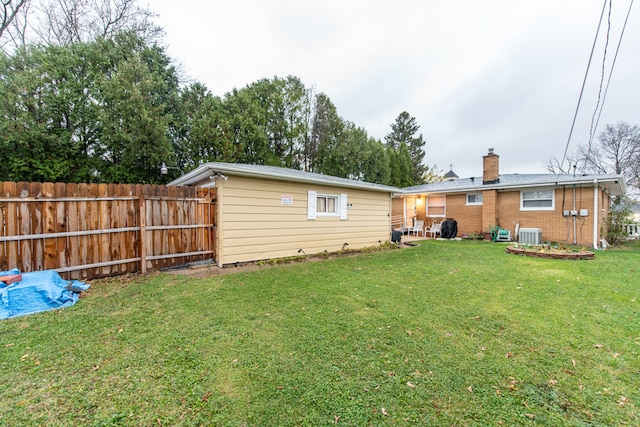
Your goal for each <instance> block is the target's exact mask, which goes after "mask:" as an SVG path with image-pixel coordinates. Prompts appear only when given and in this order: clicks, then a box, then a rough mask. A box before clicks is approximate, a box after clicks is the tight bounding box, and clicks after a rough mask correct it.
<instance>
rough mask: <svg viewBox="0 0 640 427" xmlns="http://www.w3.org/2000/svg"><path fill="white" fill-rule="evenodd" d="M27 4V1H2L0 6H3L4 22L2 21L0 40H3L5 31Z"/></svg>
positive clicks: (0, 22) (0, 23)
mask: <svg viewBox="0 0 640 427" xmlns="http://www.w3.org/2000/svg"><path fill="white" fill-rule="evenodd" d="M25 3H27V0H0V4H1V5H2V12H1V13H2V21H0V40H1V39H2V34H4V32H5V30H6V29H7V28H8V27H9V25H10V24H11V22H12V21H13V20H14V18H15V17H16V15H17V14H18V11H20V8H21V7H23V6H24V5H25Z"/></svg>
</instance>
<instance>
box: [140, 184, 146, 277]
mask: <svg viewBox="0 0 640 427" xmlns="http://www.w3.org/2000/svg"><path fill="white" fill-rule="evenodd" d="M145 205H146V202H145V200H144V191H143V192H142V194H140V197H139V198H138V212H139V215H140V274H146V272H147V246H146V243H145V240H146V234H147V233H146V231H145V219H146V217H147V216H146V214H145Z"/></svg>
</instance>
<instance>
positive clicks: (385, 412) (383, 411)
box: [380, 408, 389, 417]
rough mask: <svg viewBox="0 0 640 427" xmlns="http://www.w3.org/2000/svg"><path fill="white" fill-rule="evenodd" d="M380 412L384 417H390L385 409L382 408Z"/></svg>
mask: <svg viewBox="0 0 640 427" xmlns="http://www.w3.org/2000/svg"><path fill="white" fill-rule="evenodd" d="M380 412H382V415H384V416H385V417H386V416H388V415H389V413H388V412H387V410H386V409H384V408H380Z"/></svg>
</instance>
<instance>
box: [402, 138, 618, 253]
mask: <svg viewBox="0 0 640 427" xmlns="http://www.w3.org/2000/svg"><path fill="white" fill-rule="evenodd" d="M625 191H626V184H625V181H624V177H623V176H622V175H570V174H558V175H554V174H508V175H500V172H499V156H498V155H497V154H495V153H494V152H493V149H489V153H488V154H487V155H486V156H484V157H483V174H482V177H472V178H463V179H451V180H447V181H444V182H438V183H433V184H425V185H419V186H415V187H408V188H404V189H402V192H399V193H397V194H395V195H394V198H393V203H392V216H393V217H394V218H402V219H403V220H404V221H406V223H407V224H410V223H411V222H412V221H413V220H414V219H417V220H422V221H424V224H425V225H427V226H429V225H431V224H432V223H433V222H439V221H444V220H446V219H449V218H450V219H454V220H455V221H456V222H457V225H458V236H463V235H468V234H472V233H483V232H488V231H490V230H491V229H493V228H494V227H496V226H499V227H501V228H503V229H506V230H509V231H510V232H511V237H512V238H513V239H514V240H517V239H518V237H520V238H524V237H525V236H526V237H527V239H528V238H529V236H531V234H530V233H533V234H534V235H535V236H536V239H534V240H536V241H537V240H541V242H545V241H555V242H558V243H566V244H575V245H580V246H591V247H598V246H599V245H600V243H601V238H602V237H601V229H602V225H603V224H604V220H605V219H606V217H607V215H608V214H609V209H610V206H611V199H612V198H614V197H616V196H620V195H622V194H624V193H625ZM521 240H522V239H521Z"/></svg>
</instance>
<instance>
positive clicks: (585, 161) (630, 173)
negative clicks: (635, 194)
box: [546, 122, 640, 189]
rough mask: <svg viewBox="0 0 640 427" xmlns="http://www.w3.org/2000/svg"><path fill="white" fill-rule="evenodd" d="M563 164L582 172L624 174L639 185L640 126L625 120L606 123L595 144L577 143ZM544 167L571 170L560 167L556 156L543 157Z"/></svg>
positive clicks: (632, 184)
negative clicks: (632, 124)
mask: <svg viewBox="0 0 640 427" xmlns="http://www.w3.org/2000/svg"><path fill="white" fill-rule="evenodd" d="M567 164H568V165H569V166H568V168H569V169H572V168H573V166H574V165H578V167H579V171H580V172H582V173H594V174H621V175H624V177H625V180H626V181H627V184H629V185H630V186H632V187H635V188H637V189H640V128H638V126H631V125H629V124H628V123H625V122H619V123H617V124H616V125H607V127H606V128H605V130H604V131H602V132H601V133H600V135H599V137H598V142H597V143H596V144H593V145H592V146H591V147H588V146H585V145H580V146H579V147H578V151H577V152H576V153H573V154H571V155H570V157H569V159H568V162H567ZM546 168H547V170H548V171H549V172H552V173H572V171H571V170H562V169H561V168H560V162H559V161H558V160H557V159H556V158H551V159H549V160H547V163H546Z"/></svg>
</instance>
